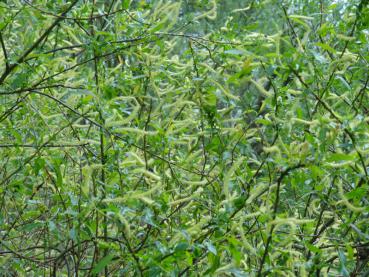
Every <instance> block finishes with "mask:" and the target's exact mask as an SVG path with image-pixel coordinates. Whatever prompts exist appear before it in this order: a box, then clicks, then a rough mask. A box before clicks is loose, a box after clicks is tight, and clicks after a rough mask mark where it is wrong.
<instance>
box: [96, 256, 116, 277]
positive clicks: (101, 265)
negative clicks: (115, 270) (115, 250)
mask: <svg viewBox="0 0 369 277" xmlns="http://www.w3.org/2000/svg"><path fill="white" fill-rule="evenodd" d="M113 258H114V255H113V254H109V255H107V256H105V257H104V258H102V259H101V260H100V261H99V262H98V263H97V264H96V265H95V267H94V269H93V270H92V274H98V273H100V272H101V271H102V270H103V269H104V268H105V267H106V266H108V265H109V264H110V262H111V261H112V260H113Z"/></svg>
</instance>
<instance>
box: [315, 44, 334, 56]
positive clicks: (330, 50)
mask: <svg viewBox="0 0 369 277" xmlns="http://www.w3.org/2000/svg"><path fill="white" fill-rule="evenodd" d="M315 45H317V46H319V47H320V48H322V49H324V50H327V51H328V52H330V53H332V54H335V53H336V52H337V51H336V50H335V49H333V48H332V47H330V46H329V45H328V44H326V43H321V42H317V43H316V44H315Z"/></svg>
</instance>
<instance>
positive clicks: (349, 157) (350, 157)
mask: <svg viewBox="0 0 369 277" xmlns="http://www.w3.org/2000/svg"><path fill="white" fill-rule="evenodd" d="M355 158H356V155H354V154H344V153H334V154H331V155H330V156H329V157H328V158H327V159H326V161H327V162H341V161H354V160H355Z"/></svg>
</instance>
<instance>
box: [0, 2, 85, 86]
mask: <svg viewBox="0 0 369 277" xmlns="http://www.w3.org/2000/svg"><path fill="white" fill-rule="evenodd" d="M77 2H78V0H74V1H73V2H72V4H71V5H70V6H69V7H68V8H67V9H66V10H65V11H64V12H63V13H62V14H61V16H65V15H66V14H67V13H68V12H69V11H70V10H71V9H72V8H73V7H74V6H75V5H76V4H77ZM62 20H63V18H60V17H58V18H57V19H56V20H55V21H54V22H53V23H52V24H51V25H50V26H49V27H48V28H47V29H46V31H45V32H44V33H43V34H42V35H41V36H40V37H39V38H38V39H37V40H36V41H35V42H34V43H33V44H32V45H31V47H29V48H28V49H27V50H26V51H24V52H23V54H22V55H21V56H20V57H19V58H18V60H17V61H16V62H15V63H14V64H11V65H9V66H8V67H7V68H6V69H5V71H4V73H3V74H2V75H1V77H0V85H1V84H3V83H4V81H5V79H6V78H7V77H8V76H9V74H10V73H11V72H12V71H13V70H14V69H15V68H16V67H17V66H18V65H19V64H21V63H23V62H24V60H25V59H26V58H27V56H28V55H29V54H31V52H32V51H33V50H34V49H35V48H37V47H38V46H39V45H40V43H41V42H42V41H43V40H44V39H45V38H46V37H47V36H48V35H49V34H50V33H51V32H52V30H53V29H54V28H55V26H56V25H58V24H59V23H60V21H62Z"/></svg>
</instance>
